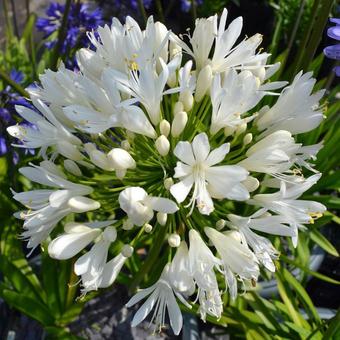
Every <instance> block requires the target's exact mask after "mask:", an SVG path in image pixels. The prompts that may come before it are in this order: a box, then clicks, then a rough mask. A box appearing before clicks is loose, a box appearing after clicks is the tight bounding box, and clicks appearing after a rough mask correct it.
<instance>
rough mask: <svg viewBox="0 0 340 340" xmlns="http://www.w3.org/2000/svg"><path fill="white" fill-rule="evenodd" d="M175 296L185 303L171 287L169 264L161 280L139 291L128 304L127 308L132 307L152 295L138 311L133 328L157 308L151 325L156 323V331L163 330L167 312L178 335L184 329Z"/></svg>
mask: <svg viewBox="0 0 340 340" xmlns="http://www.w3.org/2000/svg"><path fill="white" fill-rule="evenodd" d="M175 294H176V296H177V297H178V298H179V299H180V300H181V301H182V302H185V300H184V298H183V297H182V296H180V294H179V293H178V292H176V291H174V290H173V288H172V287H171V284H170V279H169V264H167V265H166V266H165V267H164V269H163V272H162V274H161V276H160V278H159V280H158V281H157V282H156V283H155V284H153V285H152V286H151V287H149V288H146V289H142V290H141V291H139V292H138V293H137V294H136V295H134V296H133V297H132V298H131V299H130V300H129V301H128V303H127V304H126V306H127V307H131V306H133V305H135V304H136V303H137V302H139V301H140V300H142V299H144V298H145V297H147V296H148V295H150V296H149V297H148V299H147V300H146V301H145V302H144V304H143V305H142V306H141V307H140V308H139V309H138V311H137V313H136V314H135V316H134V318H133V320H132V323H131V326H132V327H135V326H137V325H138V324H139V323H141V322H142V321H143V320H144V319H145V318H146V317H147V316H148V315H149V314H150V312H151V310H152V309H153V308H155V311H154V313H153V316H152V319H151V322H150V323H152V322H155V324H156V329H157V328H158V329H159V330H161V328H162V327H163V326H164V324H165V310H167V311H168V315H169V320H170V325H171V327H172V330H173V331H174V333H175V335H178V334H179V333H180V331H181V329H182V324H183V318H182V314H181V310H180V309H179V307H178V304H177V301H176V298H175Z"/></svg>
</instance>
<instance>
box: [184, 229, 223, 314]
mask: <svg viewBox="0 0 340 340" xmlns="http://www.w3.org/2000/svg"><path fill="white" fill-rule="evenodd" d="M189 242H190V247H189V254H188V260H189V274H190V276H191V277H192V278H193V279H194V281H195V283H196V285H197V287H198V292H197V298H198V300H199V304H200V307H199V312H200V314H201V318H202V319H203V320H205V318H206V315H207V314H209V315H212V316H214V317H216V318H220V317H221V314H222V310H223V303H222V300H221V294H220V291H219V288H218V283H217V280H216V275H215V272H214V268H215V267H216V268H219V267H220V265H221V261H220V260H219V259H218V258H216V257H215V256H214V255H213V253H212V252H211V250H210V249H209V248H208V246H207V245H206V244H205V243H204V241H203V240H202V238H201V236H200V234H199V233H198V232H197V231H196V230H194V229H191V230H190V231H189Z"/></svg>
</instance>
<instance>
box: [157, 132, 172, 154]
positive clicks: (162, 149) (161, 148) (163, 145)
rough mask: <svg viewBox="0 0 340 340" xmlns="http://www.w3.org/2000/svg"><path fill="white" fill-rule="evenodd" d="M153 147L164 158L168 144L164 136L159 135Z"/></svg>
mask: <svg viewBox="0 0 340 340" xmlns="http://www.w3.org/2000/svg"><path fill="white" fill-rule="evenodd" d="M155 145H156V149H157V151H158V152H159V154H160V155H161V156H166V155H167V154H168V153H169V150H170V142H169V140H168V138H166V137H165V136H164V135H161V136H159V137H158V138H157V139H156V142H155Z"/></svg>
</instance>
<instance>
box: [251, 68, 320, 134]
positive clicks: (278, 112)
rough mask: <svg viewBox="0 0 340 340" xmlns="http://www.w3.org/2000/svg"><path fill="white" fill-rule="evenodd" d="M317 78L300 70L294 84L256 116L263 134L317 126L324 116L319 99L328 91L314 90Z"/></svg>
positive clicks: (298, 130)
mask: <svg viewBox="0 0 340 340" xmlns="http://www.w3.org/2000/svg"><path fill="white" fill-rule="evenodd" d="M315 81H316V80H315V79H314V78H312V73H311V72H308V73H305V74H302V71H301V72H300V73H298V74H297V75H296V76H295V78H294V80H293V82H292V84H291V85H289V86H287V87H286V88H285V89H284V90H283V91H282V93H281V95H280V97H279V98H278V100H277V102H276V104H275V105H274V106H272V107H271V108H270V109H268V110H266V111H264V112H263V113H262V114H261V115H260V116H259V117H258V119H257V120H256V125H257V126H258V128H259V130H260V131H263V130H264V132H263V135H265V136H266V135H268V134H270V133H272V132H274V131H277V130H287V131H289V132H291V133H292V134H299V133H303V132H308V131H310V130H313V129H314V128H316V127H317V126H318V125H319V124H320V123H321V121H322V119H323V114H322V110H320V109H319V100H320V99H321V98H322V96H323V95H324V93H325V91H324V90H320V91H318V92H316V93H313V94H311V93H312V90H313V86H314V84H315Z"/></svg>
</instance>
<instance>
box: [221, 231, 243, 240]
mask: <svg viewBox="0 0 340 340" xmlns="http://www.w3.org/2000/svg"><path fill="white" fill-rule="evenodd" d="M223 234H225V235H227V236H231V237H232V238H233V239H234V240H236V241H238V242H240V243H241V242H242V237H241V234H240V233H239V232H238V231H237V230H228V231H226V232H224V233H223Z"/></svg>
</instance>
